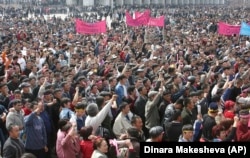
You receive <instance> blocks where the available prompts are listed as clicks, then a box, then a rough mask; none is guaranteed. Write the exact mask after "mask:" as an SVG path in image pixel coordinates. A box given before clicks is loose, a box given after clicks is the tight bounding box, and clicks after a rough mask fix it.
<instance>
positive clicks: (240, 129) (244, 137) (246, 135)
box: [236, 122, 250, 142]
mask: <svg viewBox="0 0 250 158" xmlns="http://www.w3.org/2000/svg"><path fill="white" fill-rule="evenodd" d="M236 137H237V141H238V142H249V141H250V130H248V125H243V124H242V123H241V122H239V124H238V126H237V130H236Z"/></svg>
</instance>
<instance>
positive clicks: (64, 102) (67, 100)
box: [61, 98, 70, 107]
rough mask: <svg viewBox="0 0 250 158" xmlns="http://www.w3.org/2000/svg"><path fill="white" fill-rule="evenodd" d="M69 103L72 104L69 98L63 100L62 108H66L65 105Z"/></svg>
mask: <svg viewBox="0 0 250 158" xmlns="http://www.w3.org/2000/svg"><path fill="white" fill-rule="evenodd" d="M68 102H70V99H69V98H62V101H61V106H62V107H64V104H67V103H68Z"/></svg>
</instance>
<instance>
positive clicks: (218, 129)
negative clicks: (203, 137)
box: [212, 124, 226, 138]
mask: <svg viewBox="0 0 250 158" xmlns="http://www.w3.org/2000/svg"><path fill="white" fill-rule="evenodd" d="M225 130H226V128H225V127H224V126H222V125H220V124H218V125H215V126H214V127H213V128H212V136H213V137H214V138H216V137H217V136H219V135H220V132H221V131H225Z"/></svg>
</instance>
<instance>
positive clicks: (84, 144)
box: [80, 140, 94, 158]
mask: <svg viewBox="0 0 250 158" xmlns="http://www.w3.org/2000/svg"><path fill="white" fill-rule="evenodd" d="M80 146H81V151H82V155H83V158H91V155H92V153H93V151H94V148H93V142H92V141H91V140H87V141H86V140H82V141H81V143H80Z"/></svg>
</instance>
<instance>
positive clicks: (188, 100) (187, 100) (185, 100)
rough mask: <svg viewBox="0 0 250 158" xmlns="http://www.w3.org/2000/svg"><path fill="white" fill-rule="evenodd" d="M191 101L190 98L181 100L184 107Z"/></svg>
mask: <svg viewBox="0 0 250 158" xmlns="http://www.w3.org/2000/svg"><path fill="white" fill-rule="evenodd" d="M190 102H191V99H190V98H185V99H184V100H183V104H184V107H187V105H188V104H189V103H190Z"/></svg>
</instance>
